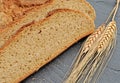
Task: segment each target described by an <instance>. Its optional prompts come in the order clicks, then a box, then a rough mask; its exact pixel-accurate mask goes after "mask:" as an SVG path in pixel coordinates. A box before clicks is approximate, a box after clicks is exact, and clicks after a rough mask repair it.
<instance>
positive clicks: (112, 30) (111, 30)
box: [98, 21, 117, 51]
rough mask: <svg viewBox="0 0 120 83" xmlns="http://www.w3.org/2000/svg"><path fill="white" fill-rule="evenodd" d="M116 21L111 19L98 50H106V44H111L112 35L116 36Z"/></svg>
mask: <svg viewBox="0 0 120 83" xmlns="http://www.w3.org/2000/svg"><path fill="white" fill-rule="evenodd" d="M116 29H117V28H116V22H115V21H111V22H110V23H109V24H108V26H107V27H106V29H105V32H104V34H103V36H102V38H101V40H100V42H99V45H98V51H101V50H104V49H105V48H106V46H107V45H108V44H109V41H110V40H111V38H112V37H114V35H115V33H116Z"/></svg>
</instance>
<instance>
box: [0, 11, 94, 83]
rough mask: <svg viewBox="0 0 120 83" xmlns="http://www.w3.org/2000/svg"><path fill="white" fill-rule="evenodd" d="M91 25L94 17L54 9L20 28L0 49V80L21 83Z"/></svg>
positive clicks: (91, 26) (92, 28)
mask: <svg viewBox="0 0 120 83" xmlns="http://www.w3.org/2000/svg"><path fill="white" fill-rule="evenodd" d="M94 28H95V25H94V21H93V20H91V19H90V18H89V17H88V16H86V15H85V14H84V13H82V12H77V11H73V10H56V12H55V13H53V15H51V16H49V17H47V18H45V19H44V20H42V21H39V22H37V23H34V24H32V25H31V26H28V27H25V28H22V29H21V30H20V32H19V33H17V34H16V36H15V37H13V38H12V39H11V41H10V43H9V44H7V45H5V46H4V48H3V49H1V50H0V74H1V75H0V79H1V80H0V82H1V83H18V82H20V81H21V80H23V79H25V78H26V77H27V76H29V75H30V74H32V73H33V72H35V71H37V70H38V69H39V68H41V67H42V66H43V65H45V64H46V63H48V62H49V61H51V60H52V59H54V58H55V57H57V56H58V55H59V54H60V53H62V52H63V51H65V50H66V49H67V48H68V47H70V46H71V45H72V44H74V43H75V42H77V41H78V40H79V39H81V38H83V37H85V36H87V35H89V34H90V33H92V32H93V31H94Z"/></svg>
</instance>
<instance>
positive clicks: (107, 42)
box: [85, 0, 119, 83]
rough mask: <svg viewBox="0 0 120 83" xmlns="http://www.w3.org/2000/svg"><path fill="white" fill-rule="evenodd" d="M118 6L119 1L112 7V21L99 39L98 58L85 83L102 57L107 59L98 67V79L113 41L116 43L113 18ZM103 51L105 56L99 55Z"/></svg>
mask: <svg viewBox="0 0 120 83" xmlns="http://www.w3.org/2000/svg"><path fill="white" fill-rule="evenodd" d="M118 6H119V0H117V5H116V6H115V7H114V9H116V11H115V13H114V15H113V18H112V21H111V22H110V23H109V24H108V26H107V27H106V30H105V32H104V34H103V37H102V38H101V40H100V43H99V45H98V52H99V57H98V58H97V60H96V61H95V63H94V64H93V67H92V69H91V71H90V72H89V74H88V75H87V77H86V80H85V83H88V78H90V77H92V76H93V74H94V73H95V71H96V70H97V68H98V67H99V66H100V64H98V63H99V62H100V58H101V57H104V58H106V57H107V58H106V60H105V62H103V63H102V65H101V66H100V68H99V69H98V70H99V71H98V72H99V73H98V75H97V76H96V77H99V74H100V73H101V71H102V69H103V68H104V67H105V64H106V63H107V61H109V59H110V52H111V50H112V49H113V47H114V46H113V45H112V44H114V43H115V41H116V32H117V28H116V22H115V21H114V18H115V15H116V12H117V10H118ZM113 41H114V42H113ZM110 46H111V48H110V49H109V47H110ZM105 49H107V50H108V51H107V52H105V53H106V54H100V53H102V52H103V51H105ZM100 55H102V56H100ZM105 55H106V56H105ZM104 58H103V60H104ZM103 60H101V61H103ZM94 82H95V81H94ZM92 83H93V82H92Z"/></svg>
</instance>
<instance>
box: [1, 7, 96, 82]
mask: <svg viewBox="0 0 120 83" xmlns="http://www.w3.org/2000/svg"><path fill="white" fill-rule="evenodd" d="M56 12H75V13H80V14H82V15H84V16H86V18H87V19H89V20H91V22H93V20H92V19H91V18H90V17H89V16H87V15H85V14H84V13H82V12H78V11H74V10H69V9H58V10H56V11H54V13H52V15H50V16H49V17H47V18H45V19H44V20H42V21H40V22H36V23H34V24H32V25H30V26H34V25H35V24H38V23H39V24H41V23H43V22H44V21H46V20H48V19H50V18H51V17H52V16H53V15H54V14H55V13H56ZM26 28H29V27H26ZM23 30H24V28H21V30H20V31H19V32H17V34H16V35H15V36H14V37H13V38H11V39H10V41H9V43H7V44H5V45H4V48H2V49H0V52H2V51H4V49H5V48H6V47H7V46H8V45H9V44H10V43H12V42H13V41H14V40H15V39H16V38H18V35H20V33H21V32H22V31H23ZM93 32H94V29H93V28H91V30H90V31H89V32H88V33H84V34H81V35H80V36H79V37H77V38H75V40H74V41H73V42H71V43H69V44H68V45H66V46H65V47H64V48H61V49H60V50H58V51H57V52H56V53H54V55H52V57H48V59H47V61H45V62H43V63H42V64H38V65H37V66H36V67H35V68H34V69H32V70H30V71H28V73H27V74H25V75H24V76H23V77H20V78H19V79H16V80H15V81H13V82H12V83H18V82H20V81H21V80H23V79H25V78H26V77H28V76H29V75H31V74H33V73H34V72H36V71H37V70H38V69H39V68H41V67H42V66H44V65H45V64H47V63H48V62H50V61H51V60H53V59H54V58H56V57H57V56H58V55H59V54H61V53H62V52H63V51H65V50H66V49H67V48H68V47H70V46H71V45H73V44H74V43H76V42H77V41H79V40H80V39H82V38H83V37H85V36H87V35H89V34H91V33H93Z"/></svg>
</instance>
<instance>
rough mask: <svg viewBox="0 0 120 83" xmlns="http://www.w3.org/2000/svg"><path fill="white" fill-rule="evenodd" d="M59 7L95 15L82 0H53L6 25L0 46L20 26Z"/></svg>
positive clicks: (1, 34)
mask: <svg viewBox="0 0 120 83" xmlns="http://www.w3.org/2000/svg"><path fill="white" fill-rule="evenodd" d="M88 7H89V6H88ZM60 8H63V9H65V8H67V9H72V10H76V11H82V12H86V13H88V14H89V12H90V11H91V13H90V15H93V16H94V17H95V14H94V13H93V12H94V10H92V9H91V8H90V7H89V8H90V9H89V8H87V5H86V4H85V2H83V1H82V0H81V2H80V0H64V1H62V0H54V1H53V2H52V3H47V4H45V5H42V6H40V7H36V8H35V9H34V10H31V11H29V12H28V13H26V14H25V15H24V16H23V17H21V18H19V19H18V20H16V21H14V22H13V23H11V24H10V25H8V26H7V27H6V28H5V29H3V31H1V32H0V47H2V46H3V45H4V44H5V43H6V41H7V40H8V39H9V38H11V37H12V36H14V34H15V33H16V32H17V31H18V30H19V29H20V28H21V27H23V26H25V25H27V24H30V23H31V22H33V21H39V20H42V19H44V18H45V17H46V16H47V14H48V13H49V12H50V11H52V10H55V9H60ZM85 8H86V9H85ZM88 10H89V11H88ZM92 13H93V14H92Z"/></svg>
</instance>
